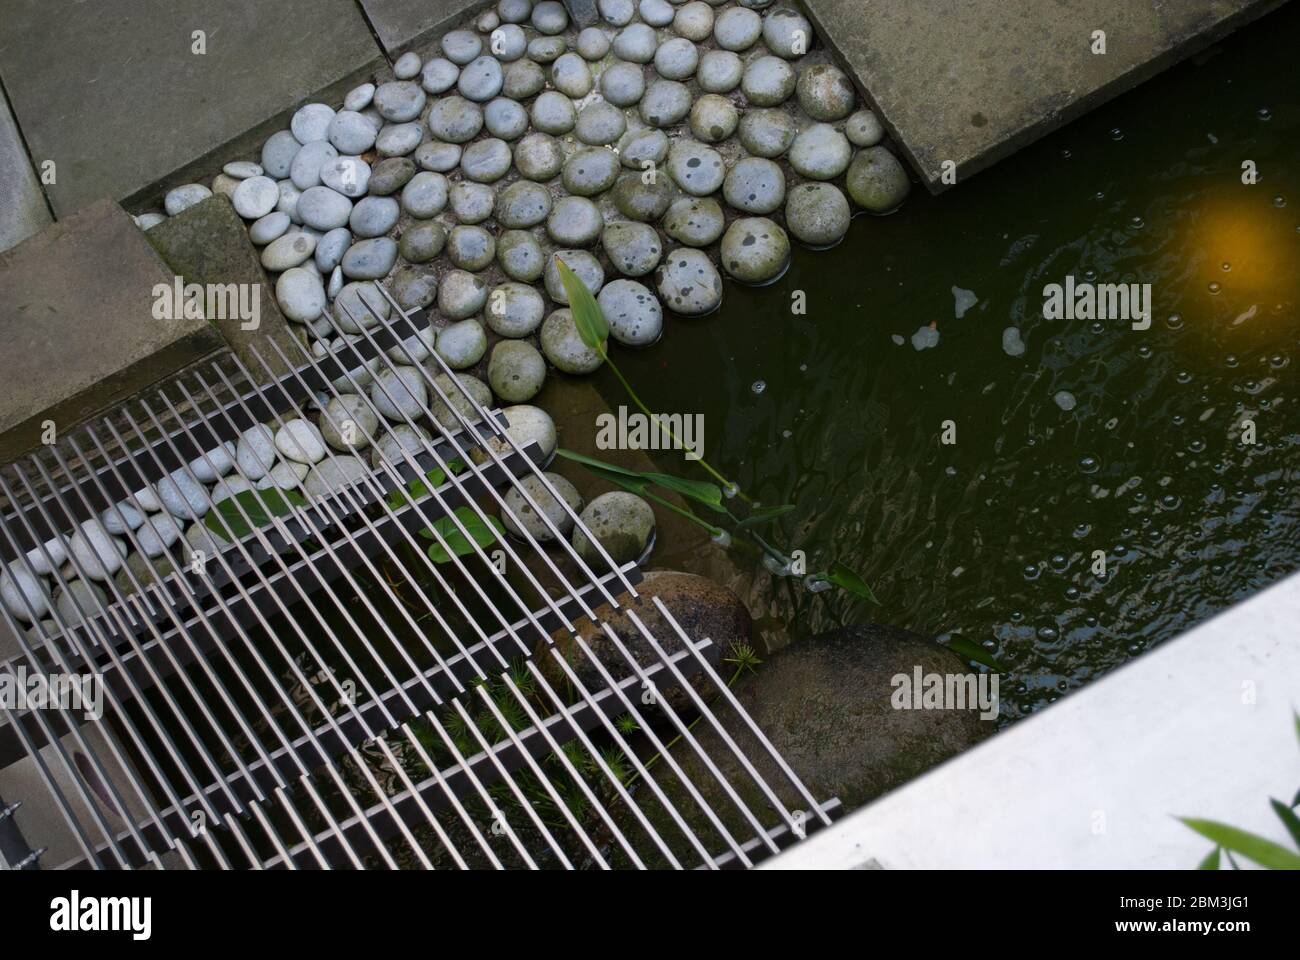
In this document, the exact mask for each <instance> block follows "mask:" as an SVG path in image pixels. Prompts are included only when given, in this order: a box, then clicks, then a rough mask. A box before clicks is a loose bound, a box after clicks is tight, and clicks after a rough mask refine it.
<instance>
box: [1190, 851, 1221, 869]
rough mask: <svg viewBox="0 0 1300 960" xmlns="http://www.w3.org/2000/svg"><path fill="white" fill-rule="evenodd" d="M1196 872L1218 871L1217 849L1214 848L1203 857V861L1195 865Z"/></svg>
mask: <svg viewBox="0 0 1300 960" xmlns="http://www.w3.org/2000/svg"><path fill="white" fill-rule="evenodd" d="M1196 869H1197V870H1218V869H1219V848H1218V847H1215V848H1214V849H1213V850H1211V851H1210V852H1209V853H1207V854H1206V855H1205V859H1204V860H1202V861H1201V862H1200V863H1198V864H1197V865H1196Z"/></svg>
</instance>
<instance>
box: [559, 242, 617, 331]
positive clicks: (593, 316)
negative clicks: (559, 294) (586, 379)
mask: <svg viewBox="0 0 1300 960" xmlns="http://www.w3.org/2000/svg"><path fill="white" fill-rule="evenodd" d="M555 269H556V270H557V271H558V272H559V274H560V283H561V284H563V285H564V295H565V296H567V297H568V298H569V312H570V313H572V314H573V323H574V325H575V326H576V327H577V328H578V336H580V337H581V338H582V342H583V343H585V344H586V345H587V346H588V347H589V348H590V349H592V350H595V351H597V352H598V353H604V350H605V341H606V340H608V339H609V324H607V323H606V322H605V315H604V314H603V313H602V312H601V310H600V304H598V303H596V298H595V297H593V296H592V295H591V291H590V290H588V289H587V285H586V284H585V283H583V282H582V281H581V280H579V279H578V275H577V274H576V273H574V272H573V271H572V270H570V269H569V266H568V264H566V263H565V262H564V261H563V260H561V259H560V257H559V255H558V254H557V255H556V256H555Z"/></svg>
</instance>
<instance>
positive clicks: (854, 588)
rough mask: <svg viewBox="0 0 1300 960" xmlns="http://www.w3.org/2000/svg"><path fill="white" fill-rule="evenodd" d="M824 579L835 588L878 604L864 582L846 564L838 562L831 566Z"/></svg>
mask: <svg viewBox="0 0 1300 960" xmlns="http://www.w3.org/2000/svg"><path fill="white" fill-rule="evenodd" d="M826 579H827V580H828V581H829V582H830V583H833V584H835V586H837V587H841V588H842V589H844V590H847V591H849V593H855V594H857V595H858V596H859V597H863V598H864V599H867V600H870V601H871V602H872V603H874V604H879V603H880V601H879V600H877V599H876V595H875V594H874V593H872V592H871V588H870V587H869V586H867V584H866V582H865V581H864V580H863V579H862V578H861V577H859V576H858V575H857V574H856V573H854V572H853V570H852V569H850V568H849V567H848V565H847V564H844V563H841V562H840V561H839V560H836V561H835V562H834V563H832V564H831V568H830V570H829V571H827V573H826Z"/></svg>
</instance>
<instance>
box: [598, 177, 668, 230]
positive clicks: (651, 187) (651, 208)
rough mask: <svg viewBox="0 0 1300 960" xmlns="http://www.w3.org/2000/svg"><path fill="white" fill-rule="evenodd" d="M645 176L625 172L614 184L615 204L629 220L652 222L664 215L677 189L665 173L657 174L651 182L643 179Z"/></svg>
mask: <svg viewBox="0 0 1300 960" xmlns="http://www.w3.org/2000/svg"><path fill="white" fill-rule="evenodd" d="M644 176H645V174H638V173H629V174H625V175H624V176H623V177H622V178H621V179H620V180H619V181H618V183H617V184H615V186H614V195H613V196H614V206H615V207H617V208H618V212H619V213H621V214H623V216H625V217H627V218H628V219H629V220H641V221H644V222H647V223H650V222H654V221H656V220H658V219H659V218H660V217H662V216H663V215H664V212H665V211H666V210H667V209H668V205H669V204H670V203H672V202H673V198H674V197H675V196H676V195H677V191H676V190H675V189H674V188H673V184H672V180H671V179H669V178H668V177H666V176H664V175H663V174H656V175H655V177H654V179H653V180H651V182H650V183H646V182H645V180H643V179H642V178H643V177H644Z"/></svg>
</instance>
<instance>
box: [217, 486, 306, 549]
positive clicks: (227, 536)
mask: <svg viewBox="0 0 1300 960" xmlns="http://www.w3.org/2000/svg"><path fill="white" fill-rule="evenodd" d="M305 506H307V500H306V498H305V497H303V495H302V494H300V493H298V491H296V490H281V489H280V488H279V487H269V488H267V489H266V490H241V491H239V493H237V494H235V495H234V496H233V497H227V498H225V499H224V500H221V501H220V502H218V503H217V504H216V505H215V506H213V508H212V509H211V510H209V511H208V513H207V516H205V517H204V518H203V524H204V526H206V527H207V528H208V529H209V530H211V531H212V532H213V533H214V534H215V535H216V536H218V537H220V538H221V539H222V540H225V541H227V542H231V541H234V540H239V539H242V538H243V537H246V536H248V535H249V534H250V533H252V532H253V530H255V529H258V528H261V527H265V526H269V525H270V523H271V519H272V518H273V517H283V516H285V515H286V514H289V513H292V512H293V510H294V508H295V507H305ZM241 507H242V508H243V512H244V514H247V515H248V519H247V520H245V519H244V516H243V514H241V513H240V508H241Z"/></svg>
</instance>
